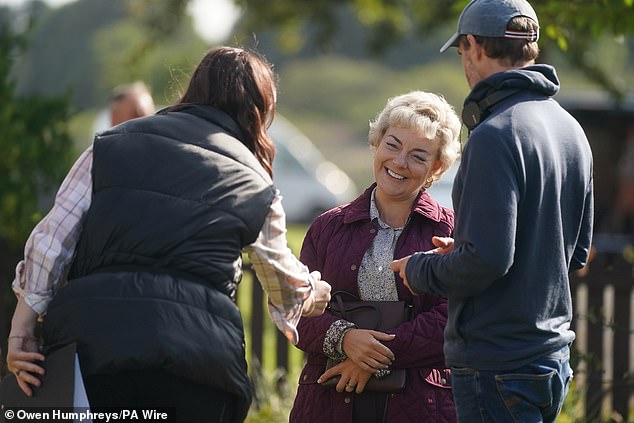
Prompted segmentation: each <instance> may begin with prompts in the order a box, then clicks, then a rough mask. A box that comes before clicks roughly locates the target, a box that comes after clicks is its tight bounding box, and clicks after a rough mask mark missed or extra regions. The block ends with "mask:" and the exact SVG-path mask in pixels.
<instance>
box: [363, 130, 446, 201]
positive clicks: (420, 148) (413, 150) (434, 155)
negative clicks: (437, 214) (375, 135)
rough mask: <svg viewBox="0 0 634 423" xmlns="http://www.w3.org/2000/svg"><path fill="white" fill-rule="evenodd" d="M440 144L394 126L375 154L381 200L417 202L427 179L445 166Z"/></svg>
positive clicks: (386, 133)
mask: <svg viewBox="0 0 634 423" xmlns="http://www.w3.org/2000/svg"><path fill="white" fill-rule="evenodd" d="M438 149H439V147H438V143H437V142H434V141H431V140H428V139H425V138H423V137H421V136H420V135H418V134H417V133H416V132H415V131H413V130H411V129H406V128H399V127H394V126H390V127H389V128H388V129H387V131H385V135H384V136H383V138H381V141H380V142H379V145H378V146H377V148H376V152H375V155H374V179H375V181H376V184H377V191H376V195H377V199H379V200H383V201H382V202H383V203H385V202H389V201H399V202H400V201H410V202H413V201H414V199H415V198H416V196H417V194H418V192H419V191H420V190H421V189H422V188H423V186H424V185H425V182H426V180H427V178H429V177H431V176H433V175H434V174H435V173H436V172H437V171H438V170H439V169H440V167H441V162H440V161H439V160H438V156H439V151H438Z"/></svg>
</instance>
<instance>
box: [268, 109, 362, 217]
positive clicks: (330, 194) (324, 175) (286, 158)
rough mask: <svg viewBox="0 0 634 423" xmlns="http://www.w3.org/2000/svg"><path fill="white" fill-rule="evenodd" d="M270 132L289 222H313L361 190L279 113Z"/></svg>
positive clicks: (276, 180) (275, 172)
mask: <svg viewBox="0 0 634 423" xmlns="http://www.w3.org/2000/svg"><path fill="white" fill-rule="evenodd" d="M269 135H270V136H271V138H272V139H273V142H274V143H275V148H276V153H275V161H274V162H273V182H274V183H275V186H276V187H277V188H278V189H279V190H280V192H281V194H282V204H283V206H284V210H285V212H286V220H287V221H288V222H298V223H299V222H310V221H312V219H313V218H315V217H316V216H318V215H319V214H320V213H322V212H324V211H326V210H328V209H331V208H333V207H335V206H337V205H340V204H345V203H347V202H348V201H350V200H352V199H354V198H355V196H356V195H357V194H358V192H357V187H356V186H355V184H354V183H353V182H352V180H351V179H350V177H348V175H347V174H346V173H345V172H344V171H342V170H341V169H340V168H339V167H337V166H336V165H335V164H334V163H332V162H330V161H328V160H326V159H325V158H324V157H323V155H322V154H321V153H320V151H319V150H318V149H317V148H316V147H315V145H314V144H313V143H312V142H311V141H310V140H309V139H308V137H306V135H304V134H303V133H302V132H300V130H299V129H297V128H296V127H295V126H294V125H293V124H292V123H291V122H289V121H288V119H286V118H284V117H283V116H281V115H280V114H279V113H277V114H276V115H275V120H274V121H273V124H272V125H271V127H270V128H269Z"/></svg>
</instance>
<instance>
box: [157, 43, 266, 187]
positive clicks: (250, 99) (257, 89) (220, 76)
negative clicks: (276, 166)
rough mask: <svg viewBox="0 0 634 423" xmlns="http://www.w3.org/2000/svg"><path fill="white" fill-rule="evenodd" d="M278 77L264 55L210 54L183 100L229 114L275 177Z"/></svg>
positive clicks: (229, 49) (224, 49) (231, 50)
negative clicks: (272, 132) (271, 132)
mask: <svg viewBox="0 0 634 423" xmlns="http://www.w3.org/2000/svg"><path fill="white" fill-rule="evenodd" d="M275 82H276V76H275V73H274V72H273V69H272V66H271V65H270V64H269V63H268V62H267V60H266V59H265V58H264V57H262V56H261V55H259V54H257V53H255V52H252V51H247V50H243V49H241V48H234V47H218V48H214V49H212V50H210V51H209V52H207V54H206V55H205V56H204V57H203V59H202V60H201V61H200V63H199V64H198V66H197V67H196V69H195V70H194V73H193V75H192V77H191V79H190V80H189V86H188V87H187V90H186V91H185V94H183V96H182V98H181V99H180V100H179V101H178V102H177V103H176V104H175V105H173V106H171V107H169V108H167V109H166V111H172V110H178V109H179V106H182V105H184V104H206V105H210V106H213V107H215V108H217V109H220V110H222V111H223V112H225V113H227V114H228V115H229V116H231V118H232V119H233V120H235V121H236V123H237V124H238V126H240V129H241V130H242V135H243V137H242V138H243V139H242V140H241V141H242V142H243V143H244V144H245V145H246V146H247V147H248V148H249V150H251V152H253V154H254V155H255V156H256V157H257V159H258V161H259V162H260V164H262V166H263V167H264V169H266V171H267V172H268V174H269V175H271V176H272V175H273V158H274V157H275V146H274V145H273V142H272V141H271V139H270V138H269V136H268V134H267V128H268V127H269V126H270V124H271V122H272V121H273V117H274V115H275V98H276V97H275V96H276V88H275Z"/></svg>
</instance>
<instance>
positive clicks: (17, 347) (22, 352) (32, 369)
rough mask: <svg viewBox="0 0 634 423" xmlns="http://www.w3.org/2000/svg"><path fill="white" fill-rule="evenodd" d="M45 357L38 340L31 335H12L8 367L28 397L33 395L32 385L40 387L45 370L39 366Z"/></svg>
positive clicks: (8, 350)
mask: <svg viewBox="0 0 634 423" xmlns="http://www.w3.org/2000/svg"><path fill="white" fill-rule="evenodd" d="M38 361H39V362H43V361H44V356H43V355H42V354H40V353H39V352H38V344H37V340H36V339H35V338H34V337H33V336H31V335H11V336H9V340H8V345H7V365H8V368H9V371H11V372H12V373H13V374H15V378H16V380H17V382H18V386H19V387H20V389H21V390H22V392H24V394H25V395H27V396H29V397H30V396H32V395H33V390H32V389H31V385H33V386H38V387H39V386H40V385H41V382H40V379H39V378H38V377H37V375H39V376H43V375H44V368H43V367H42V366H40V365H38V364H37V362H38Z"/></svg>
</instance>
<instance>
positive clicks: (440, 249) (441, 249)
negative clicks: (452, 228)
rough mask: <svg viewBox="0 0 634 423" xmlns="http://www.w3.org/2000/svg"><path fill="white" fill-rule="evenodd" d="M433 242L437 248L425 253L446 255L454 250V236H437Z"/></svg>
mask: <svg viewBox="0 0 634 423" xmlns="http://www.w3.org/2000/svg"><path fill="white" fill-rule="evenodd" d="M431 243H432V244H434V246H435V247H436V248H434V249H433V250H429V251H425V254H440V255H443V256H444V255H445V254H449V253H451V252H452V251H453V238H450V237H440V236H435V237H433V238H432V239H431Z"/></svg>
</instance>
